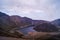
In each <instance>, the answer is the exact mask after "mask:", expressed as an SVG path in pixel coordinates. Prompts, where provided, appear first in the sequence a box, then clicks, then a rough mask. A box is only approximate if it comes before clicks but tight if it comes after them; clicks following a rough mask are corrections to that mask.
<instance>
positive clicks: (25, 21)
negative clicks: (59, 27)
mask: <svg viewBox="0 0 60 40" xmlns="http://www.w3.org/2000/svg"><path fill="white" fill-rule="evenodd" d="M10 19H11V20H12V21H13V22H14V23H15V24H16V26H17V27H25V26H28V25H30V24H31V23H32V22H31V21H32V19H30V18H27V17H20V16H18V15H12V16H10Z"/></svg>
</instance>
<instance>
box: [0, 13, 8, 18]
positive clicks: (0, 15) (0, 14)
mask: <svg viewBox="0 0 60 40" xmlns="http://www.w3.org/2000/svg"><path fill="white" fill-rule="evenodd" d="M2 16H8V15H7V14H5V13H2V12H0V17H2Z"/></svg>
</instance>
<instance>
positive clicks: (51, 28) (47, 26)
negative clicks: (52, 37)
mask: <svg viewBox="0 0 60 40" xmlns="http://www.w3.org/2000/svg"><path fill="white" fill-rule="evenodd" d="M34 30H36V31H37V32H57V31H58V28H57V27H56V26H55V25H53V24H51V23H41V24H39V25H37V26H36V27H34Z"/></svg>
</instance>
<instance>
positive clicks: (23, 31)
mask: <svg viewBox="0 0 60 40" xmlns="http://www.w3.org/2000/svg"><path fill="white" fill-rule="evenodd" d="M20 31H21V32H22V33H23V34H24V35H27V34H28V32H36V31H35V30H34V29H33V27H26V28H22V29H20Z"/></svg>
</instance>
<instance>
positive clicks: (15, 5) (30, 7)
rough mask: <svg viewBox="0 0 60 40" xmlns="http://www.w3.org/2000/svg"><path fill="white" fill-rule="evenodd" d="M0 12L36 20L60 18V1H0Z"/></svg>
mask: <svg viewBox="0 0 60 40" xmlns="http://www.w3.org/2000/svg"><path fill="white" fill-rule="evenodd" d="M0 11H1V12H4V13H6V14H8V15H19V16H22V17H29V18H32V19H34V20H48V21H52V20H55V19H59V18H60V0H0Z"/></svg>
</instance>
